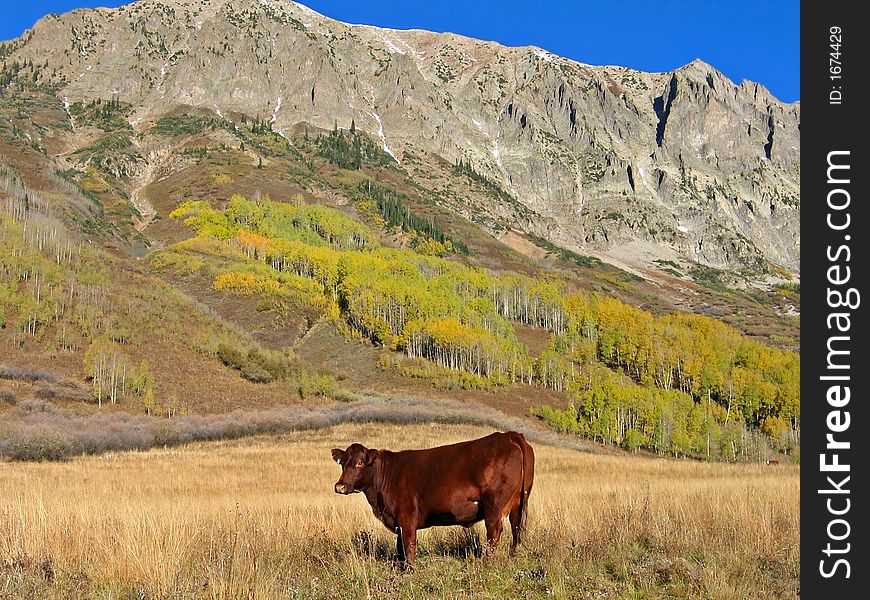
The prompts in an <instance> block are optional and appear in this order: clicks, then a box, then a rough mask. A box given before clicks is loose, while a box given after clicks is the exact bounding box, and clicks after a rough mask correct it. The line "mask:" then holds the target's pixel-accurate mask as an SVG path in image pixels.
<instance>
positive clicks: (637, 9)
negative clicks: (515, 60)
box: [0, 0, 800, 102]
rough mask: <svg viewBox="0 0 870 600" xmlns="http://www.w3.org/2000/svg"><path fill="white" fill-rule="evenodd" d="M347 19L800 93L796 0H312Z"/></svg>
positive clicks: (10, 8)
mask: <svg viewBox="0 0 870 600" xmlns="http://www.w3.org/2000/svg"><path fill="white" fill-rule="evenodd" d="M126 3H127V2H124V1H120V0H33V1H30V2H26V1H25V2H18V1H12V2H4V3H3V4H4V6H3V8H2V9H0V10H2V13H3V18H2V19H0V39H3V40H7V39H11V38H13V37H17V36H18V35H20V34H21V33H22V32H23V31H24V30H25V29H26V28H28V27H30V26H31V25H32V24H33V23H34V22H35V21H36V20H37V19H38V18H39V17H41V16H43V15H45V14H47V13H50V12H65V11H68V10H72V9H73V8H80V7H86V6H88V7H93V6H119V5H121V4H126ZM303 3H304V4H306V5H307V6H309V7H311V8H313V9H314V10H316V11H318V12H320V13H322V14H324V15H326V16H328V17H332V18H334V19H338V20H341V21H346V22H349V23H365V24H368V25H379V26H381V27H392V28H395V29H429V30H433V31H453V32H455V33H460V34H463V35H468V36H471V37H476V38H480V39H486V40H495V41H497V42H501V43H503V44H507V45H511V46H517V45H526V44H534V45H536V46H541V47H542V48H546V49H547V50H549V51H551V52H554V53H556V54H559V55H562V56H567V57H568V58H573V59H575V60H578V61H581V62H586V63H591V64H595V65H622V66H626V67H632V68H635V69H641V70H644V71H670V70H673V69H675V68H677V67H680V66H682V65H684V64H686V63H689V62H691V61H692V60H694V59H695V58H700V59H702V60H704V61H706V62H708V63H710V64H711V65H713V66H714V67H716V68H717V69H719V70H720V71H722V72H723V73H725V75H727V76H728V77H729V78H731V79H732V80H733V81H735V82H736V83H740V82H741V81H742V80H744V79H750V80H752V81H758V82H760V83H762V84H764V85H765V86H766V87H767V88H768V89H770V91H771V92H772V93H773V94H774V95H775V96H776V97H778V98H779V99H781V100H783V101H786V102H793V101H795V100H798V99H799V98H800V2H799V1H798V0H692V1H688V0H611V1H608V0H594V1H587V0H573V1H571V0H540V1H538V2H535V3H531V2H519V1H516V0H503V1H501V2H496V1H493V0H478V1H476V2H475V1H473V0H427V1H423V2H420V1H417V0H403V1H398V0H380V1H373V0H369V1H367V0H307V1H306V2H303Z"/></svg>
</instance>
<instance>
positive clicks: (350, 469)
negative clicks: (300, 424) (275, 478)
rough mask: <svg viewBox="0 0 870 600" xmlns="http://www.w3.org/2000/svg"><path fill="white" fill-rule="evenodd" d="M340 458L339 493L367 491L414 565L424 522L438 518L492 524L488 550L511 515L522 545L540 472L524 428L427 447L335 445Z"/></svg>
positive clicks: (402, 552)
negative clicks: (419, 535) (535, 482)
mask: <svg viewBox="0 0 870 600" xmlns="http://www.w3.org/2000/svg"><path fill="white" fill-rule="evenodd" d="M332 459H333V460H334V461H335V462H337V463H338V464H339V465H341V477H340V478H339V479H338V482H337V483H336V484H335V492H336V493H337V494H352V493H355V492H361V493H363V494H364V495H365V497H366V500H368V503H369V505H370V506H371V507H372V512H373V513H374V515H375V517H377V518H378V519H379V520H380V521H381V522H382V523H383V524H384V525H385V526H386V528H387V529H389V530H390V531H392V532H394V533H395V534H396V552H397V554H398V559H399V561H403V560H405V561H407V564H408V565H413V564H414V561H415V560H416V556H417V530H418V529H425V528H427V527H433V526H438V525H462V526H464V527H471V526H472V525H473V524H475V523H477V522H479V521H483V522H484V524H485V525H486V541H487V555H490V554H491V552H492V551H493V550H494V549H495V546H496V544H498V540H499V538H500V537H501V532H502V521H503V519H504V517H505V516H508V517H509V521H510V524H511V532H512V533H513V540H512V542H511V546H510V554H511V556H513V554H514V553H515V551H516V548H517V545H518V544H519V543H520V536H521V534H522V530H523V528H524V521H525V515H526V509H527V504H528V501H529V494H530V493H531V491H532V482H533V480H534V477H535V453H534V451H533V450H532V447H531V446H530V445H529V443H528V442H526V438H525V437H523V435H522V434H521V433H517V432H515V431H509V432H496V433H492V434H490V435H488V436H486V437H482V438H479V439H476V440H470V441H466V442H459V443H457V444H449V445H446V446H438V447H436V448H428V449H425V450H402V451H400V452H392V451H390V450H372V449H369V448H366V447H365V446H363V445H362V444H351V445H350V446H349V447H348V448H347V450H340V449H338V448H335V449H333V450H332Z"/></svg>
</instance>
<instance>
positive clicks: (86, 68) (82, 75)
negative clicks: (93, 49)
mask: <svg viewBox="0 0 870 600" xmlns="http://www.w3.org/2000/svg"><path fill="white" fill-rule="evenodd" d="M92 66H93V65H88V66H87V67H85V70H84V71H82V74H81V75H79V76H78V77H76V81H78V80H79V79H81V78H82V77H84V76H85V73H87V72H88V71H90V70H91V67H92Z"/></svg>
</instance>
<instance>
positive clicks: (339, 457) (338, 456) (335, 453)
mask: <svg viewBox="0 0 870 600" xmlns="http://www.w3.org/2000/svg"><path fill="white" fill-rule="evenodd" d="M332 460H334V461H335V462H337V463H338V464H341V463H343V462H344V450H339V449H338V448H333V449H332Z"/></svg>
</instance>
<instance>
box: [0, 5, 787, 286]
mask: <svg viewBox="0 0 870 600" xmlns="http://www.w3.org/2000/svg"><path fill="white" fill-rule="evenodd" d="M8 48H9V52H8V56H7V58H6V60H13V59H18V60H22V59H25V60H26V59H30V60H33V61H39V62H40V63H46V66H45V68H44V69H42V71H41V73H43V75H41V76H42V77H44V78H46V80H47V81H49V82H50V83H51V84H52V85H54V86H55V89H56V90H57V92H56V93H57V96H58V98H60V99H63V100H64V102H65V103H69V102H75V101H86V100H90V99H94V98H102V99H105V100H108V99H117V100H120V101H122V102H125V103H129V104H130V105H131V106H132V109H131V111H130V113H129V119H130V123H131V124H132V125H133V126H134V127H136V128H137V129H140V130H141V129H142V128H145V127H148V126H149V124H151V123H153V122H154V121H155V120H156V119H158V118H159V117H160V116H161V115H164V114H166V113H168V112H170V111H174V110H187V109H198V110H207V111H212V112H213V113H214V114H215V115H217V116H218V117H220V118H225V119H233V118H236V117H234V116H233V115H248V116H250V117H257V118H261V119H263V120H265V121H268V122H269V123H270V124H272V126H273V128H274V130H275V131H277V132H279V133H282V135H283V134H284V133H285V132H289V131H291V130H292V128H293V127H295V126H297V125H299V124H302V123H304V124H306V125H307V126H311V127H318V128H322V129H332V128H333V127H334V126H335V125H340V126H341V127H348V126H349V125H350V123H351V122H353V123H355V126H356V127H357V128H359V129H360V130H362V131H365V132H367V134H368V135H369V136H370V137H371V138H373V139H374V140H376V141H377V143H378V144H379V145H380V146H381V147H382V148H383V150H384V151H385V152H387V153H388V154H389V155H391V156H392V157H394V159H395V160H396V161H399V162H401V161H403V158H404V156H405V153H406V152H407V151H409V150H413V151H415V152H416V153H419V154H422V155H426V156H431V157H433V159H434V158H437V159H439V160H442V159H443V160H444V161H447V162H449V163H455V162H457V161H459V160H462V161H464V162H466V163H469V164H472V165H473V166H474V168H475V169H476V170H477V171H478V172H479V173H481V174H482V175H483V176H485V177H487V178H489V179H490V180H491V181H493V182H495V184H497V185H498V186H500V188H501V189H502V190H503V192H504V194H505V196H504V197H506V198H511V199H512V202H508V203H498V204H497V205H496V204H494V205H493V206H489V207H483V209H485V210H487V211H489V212H490V213H491V215H490V216H491V217H492V218H491V219H488V220H487V219H485V220H484V221H486V222H499V223H502V224H504V223H507V224H508V225H509V226H508V229H515V230H517V231H522V232H525V233H528V234H531V235H534V236H539V237H543V238H546V239H549V240H551V241H552V242H553V243H555V244H557V245H560V246H562V247H565V248H568V249H570V250H573V251H576V252H580V253H583V254H593V255H597V256H600V257H601V258H603V259H605V260H611V261H614V262H618V263H619V264H624V265H629V266H632V267H649V266H653V267H654V266H655V265H656V264H657V263H660V262H661V261H670V260H681V261H685V262H686V263H688V264H694V263H700V264H702V265H708V266H712V267H716V268H722V269H728V270H743V269H750V270H755V271H765V270H768V269H769V268H770V265H774V266H776V267H779V268H782V269H785V270H786V271H789V272H792V273H794V274H798V273H799V270H800V258H799V257H800V234H799V214H800V195H799V186H800V134H799V122H800V104H799V103H793V104H785V103H782V102H780V101H779V100H777V99H776V98H775V97H773V96H772V95H771V94H770V93H769V91H768V90H766V89H765V88H764V87H763V86H761V85H760V84H756V83H751V82H743V83H741V84H740V85H736V84H734V83H733V82H732V81H730V80H729V79H728V78H727V77H725V76H724V75H723V74H722V73H721V72H719V71H717V70H716V69H715V68H714V67H712V66H710V65H708V64H707V63H705V62H703V61H701V60H695V61H693V62H692V63H690V64H688V65H685V66H683V67H680V68H678V69H676V70H675V71H673V72H670V73H645V72H640V71H635V70H632V69H628V68H624V67H618V66H592V65H588V64H583V63H580V62H576V61H573V60H570V59H566V58H563V57H560V56H557V55H555V54H553V53H551V52H548V51H547V50H545V49H542V48H538V47H534V46H527V47H508V46H503V45H501V44H498V43H495V42H486V41H480V40H474V39H471V38H468V37H463V36H460V35H456V34H452V33H433V32H428V31H422V30H393V29H385V28H378V27H373V26H368V25H350V24H346V23H341V22H339V21H336V20H333V19H330V18H328V17H326V16H323V15H321V14H319V13H317V12H315V11H313V10H311V9H309V8H307V7H305V6H304V5H302V4H298V3H295V2H290V1H284V0H240V1H233V2H230V1H228V0H141V1H140V2H135V3H132V4H129V5H125V6H122V7H120V8H116V9H81V10H75V11H72V12H69V13H66V14H63V15H48V16H46V17H44V18H43V19H40V21H39V22H38V23H37V24H36V25H35V26H34V27H33V28H32V29H31V30H29V31H28V32H26V33H25V35H24V36H22V37H21V38H19V39H18V40H14V41H12V42H11V43H10V44H9V46H8ZM451 207H452V208H454V209H456V210H458V211H460V212H462V211H463V210H464V209H463V202H462V201H461V200H456V201H453V203H452V206H451ZM466 216H468V215H466ZM494 233H497V234H499V232H498V231H495V230H494Z"/></svg>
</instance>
